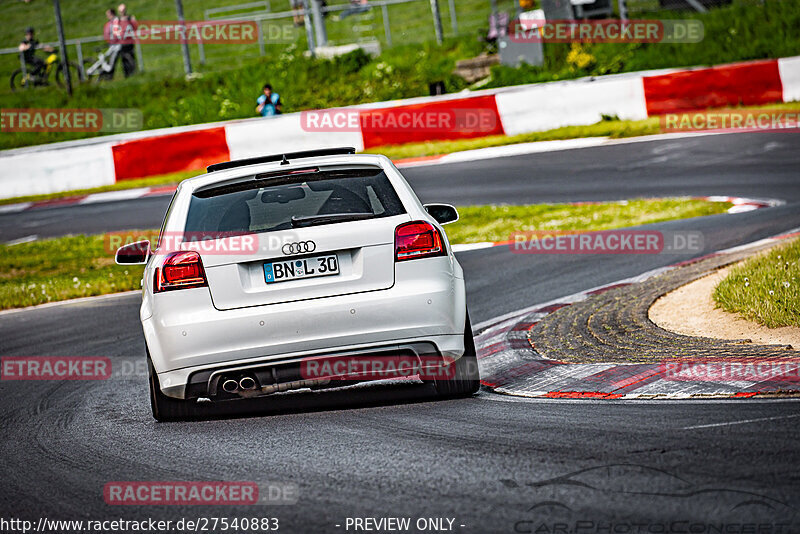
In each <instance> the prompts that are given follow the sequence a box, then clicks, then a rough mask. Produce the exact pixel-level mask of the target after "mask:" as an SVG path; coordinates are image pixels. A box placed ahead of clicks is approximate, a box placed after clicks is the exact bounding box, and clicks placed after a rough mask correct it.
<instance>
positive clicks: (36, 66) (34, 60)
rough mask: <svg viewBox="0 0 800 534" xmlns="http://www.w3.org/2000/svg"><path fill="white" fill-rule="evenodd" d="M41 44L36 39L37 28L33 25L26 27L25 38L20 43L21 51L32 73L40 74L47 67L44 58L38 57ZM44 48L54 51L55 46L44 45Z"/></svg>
mask: <svg viewBox="0 0 800 534" xmlns="http://www.w3.org/2000/svg"><path fill="white" fill-rule="evenodd" d="M38 46H39V41H37V40H36V36H35V30H34V29H33V27H32V26H29V27H28V28H26V29H25V39H24V40H23V41H21V42H20V43H19V47H18V48H19V51H20V53H21V54H22V57H23V58H24V60H25V64H26V65H30V66H31V67H32V68H31V74H39V73H41V72H42V71H43V70H44V68H45V62H44V60H43V59H42V58H38V57H36V48H37V47H38ZM42 49H43V50H44V51H45V52H48V53H51V52H53V47H51V46H44V47H42Z"/></svg>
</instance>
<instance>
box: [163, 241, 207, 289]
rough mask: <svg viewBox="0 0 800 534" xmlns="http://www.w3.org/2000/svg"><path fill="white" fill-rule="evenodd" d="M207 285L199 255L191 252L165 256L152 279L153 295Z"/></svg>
mask: <svg viewBox="0 0 800 534" xmlns="http://www.w3.org/2000/svg"><path fill="white" fill-rule="evenodd" d="M207 285H208V282H207V281H206V272H205V271H204V270H203V262H202V260H201V259H200V254H198V253H197V252H195V251H193V250H189V251H183V252H173V253H172V254H169V255H168V256H166V257H165V258H164V261H163V262H162V263H161V266H160V267H157V268H156V271H155V276H154V277H153V292H154V293H160V292H162V291H172V290H174V289H189V288H192V287H204V286H207Z"/></svg>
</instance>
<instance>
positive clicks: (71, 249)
mask: <svg viewBox="0 0 800 534" xmlns="http://www.w3.org/2000/svg"><path fill="white" fill-rule="evenodd" d="M729 207H730V204H728V203H724V202H706V201H700V200H686V199H654V200H631V201H626V202H609V203H601V204H584V205H570V204H536V205H528V206H465V207H461V208H459V213H460V214H461V220H460V221H458V222H456V223H453V224H451V225H448V226H447V234H448V236H449V237H450V241H451V242H452V243H474V242H481V241H502V240H505V239H508V235H509V234H510V233H511V232H512V231H514V230H532V229H546V230H584V229H595V230H605V229H611V228H620V227H625V226H633V225H637V224H644V223H651V222H658V221H665V220H670V219H681V218H687V217H696V216H699V215H710V214H713V213H721V212H724V211H725V210H727V209H728V208H729ZM147 232H148V231H143V232H138V231H137V232H135V233H136V234H137V235H140V234H145V233H147ZM149 232H152V231H149ZM115 234H118V232H115ZM105 243H106V240H104V236H102V235H99V236H86V235H78V236H68V237H60V238H55V239H46V240H42V241H35V242H31V243H21V244H18V245H10V246H9V245H0V309H9V308H19V307H24V306H32V305H35V304H43V303H46V302H54V301H60V300H67V299H73V298H79V297H89V296H93V295H103V294H107V293H116V292H120V291H128V290H134V289H139V287H140V285H139V283H140V280H141V278H142V267H141V266H125V267H123V266H118V265H116V264H115V263H114V258H113V254H112V251H110V250H108V248H107V246H106V244H105Z"/></svg>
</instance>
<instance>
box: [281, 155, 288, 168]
mask: <svg viewBox="0 0 800 534" xmlns="http://www.w3.org/2000/svg"><path fill="white" fill-rule="evenodd" d="M288 164H289V160H288V159H286V154H284V155H283V159H282V160H281V165H288Z"/></svg>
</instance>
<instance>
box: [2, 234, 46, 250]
mask: <svg viewBox="0 0 800 534" xmlns="http://www.w3.org/2000/svg"><path fill="white" fill-rule="evenodd" d="M37 237H38V236H37V235H36V234H31V235H26V236H25V237H20V238H19V239H12V240H11V241H8V242H6V246H8V247H12V246H14V245H21V244H23V243H30V242H31V241H36V239H37Z"/></svg>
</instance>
